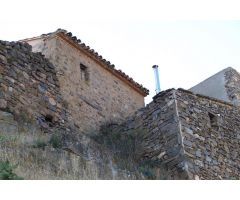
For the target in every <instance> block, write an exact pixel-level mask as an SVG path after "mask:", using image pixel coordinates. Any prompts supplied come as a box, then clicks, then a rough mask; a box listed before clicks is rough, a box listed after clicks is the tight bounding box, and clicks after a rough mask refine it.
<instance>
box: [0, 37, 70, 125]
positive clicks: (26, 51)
mask: <svg viewBox="0 0 240 200" xmlns="http://www.w3.org/2000/svg"><path fill="white" fill-rule="evenodd" d="M31 49H32V47H31V46H30V45H28V44H22V43H19V42H5V41H0V109H1V110H6V111H10V112H12V113H14V114H15V115H19V116H20V117H21V118H22V117H24V116H26V117H29V118H32V119H37V120H38V123H39V124H40V125H42V127H45V128H48V127H49V126H53V125H54V126H57V125H59V126H65V125H64V124H65V123H66V122H67V118H68V117H67V115H68V114H67V109H66V103H65V102H64V101H63V98H62V97H61V94H60V89H59V82H58V80H57V78H56V72H55V69H54V66H53V65H52V64H51V63H50V62H49V61H48V60H47V59H46V58H44V56H43V55H42V54H41V53H33V52H32V51H31Z"/></svg>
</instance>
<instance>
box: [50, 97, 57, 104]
mask: <svg viewBox="0 0 240 200" xmlns="http://www.w3.org/2000/svg"><path fill="white" fill-rule="evenodd" d="M48 100H49V103H50V104H51V105H53V106H55V105H56V104H57V103H56V101H55V100H54V99H53V98H51V97H50V98H49V99H48Z"/></svg>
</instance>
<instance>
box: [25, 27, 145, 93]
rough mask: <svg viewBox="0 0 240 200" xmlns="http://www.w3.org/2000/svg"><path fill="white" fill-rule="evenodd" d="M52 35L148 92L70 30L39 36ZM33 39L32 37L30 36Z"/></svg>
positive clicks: (143, 91) (140, 89)
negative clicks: (69, 43) (68, 42)
mask: <svg viewBox="0 0 240 200" xmlns="http://www.w3.org/2000/svg"><path fill="white" fill-rule="evenodd" d="M53 35H59V36H63V37H65V38H66V39H67V40H70V41H71V42H73V43H74V44H75V45H77V46H78V47H79V48H81V49H83V50H85V51H86V52H87V53H89V54H90V55H91V56H93V57H94V58H95V59H97V60H98V61H99V62H101V63H102V64H103V65H104V66H105V67H106V68H107V69H108V70H109V71H111V72H112V73H113V74H115V75H116V76H117V77H119V78H122V79H123V80H125V81H126V82H127V83H128V84H129V85H131V86H132V87H134V88H135V89H137V90H138V91H139V92H141V93H142V94H143V95H144V96H147V95H148V94H149V90H148V89H146V88H145V87H143V85H140V84H139V83H137V82H136V81H134V80H133V79H132V78H131V77H129V76H128V75H127V74H125V73H124V72H123V71H121V70H117V69H115V66H114V64H112V63H111V62H110V61H108V60H106V59H104V58H103V57H102V56H101V55H99V54H98V53H97V52H96V51H95V50H94V49H91V48H90V47H89V46H87V45H86V44H85V43H83V42H82V41H81V40H80V39H78V38H77V37H76V36H73V35H72V33H71V32H68V31H66V30H64V29H58V30H57V31H55V32H52V33H48V34H42V35H41V36H40V37H43V38H45V37H49V36H53ZM31 39H34V38H31ZM31 39H25V40H22V41H28V40H31Z"/></svg>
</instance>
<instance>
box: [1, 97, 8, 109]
mask: <svg viewBox="0 0 240 200" xmlns="http://www.w3.org/2000/svg"><path fill="white" fill-rule="evenodd" d="M6 107H7V101H5V100H4V99H0V108H1V109H5V108H6Z"/></svg>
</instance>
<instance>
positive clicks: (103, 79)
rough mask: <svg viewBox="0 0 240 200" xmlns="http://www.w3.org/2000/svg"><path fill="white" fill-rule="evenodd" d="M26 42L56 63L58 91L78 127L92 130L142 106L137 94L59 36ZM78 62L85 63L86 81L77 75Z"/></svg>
mask: <svg viewBox="0 0 240 200" xmlns="http://www.w3.org/2000/svg"><path fill="white" fill-rule="evenodd" d="M29 43H30V44H31V45H32V46H33V50H34V51H41V52H43V54H45V55H46V57H47V58H49V60H50V61H51V62H52V63H53V64H54V66H55V67H56V70H57V76H58V78H59V82H60V88H61V93H62V95H63V97H64V99H65V100H66V101H67V102H68V103H69V111H70V112H71V115H72V120H73V121H74V122H75V123H76V124H77V125H78V126H79V127H80V129H81V130H84V131H90V130H96V128H98V127H99V126H100V125H101V124H104V123H106V122H109V121H119V120H123V119H125V118H126V117H127V116H129V115H131V114H132V113H133V112H135V111H136V110H137V109H139V108H141V107H143V106H144V97H143V96H142V95H141V94H139V93H138V92H136V91H135V90H134V89H132V88H131V87H130V86H129V85H127V84H126V83H124V82H123V81H122V80H120V79H118V78H117V77H115V76H113V75H112V74H111V73H110V72H108V71H107V70H105V69H103V67H101V65H100V64H99V63H98V62H97V61H95V60H93V59H92V58H90V57H88V56H87V55H86V54H85V53H83V52H79V50H78V49H76V48H75V47H73V46H71V45H70V44H68V43H67V42H65V41H63V40H62V39H61V38H59V37H52V38H49V39H47V40H46V41H44V40H37V41H30V42H29ZM80 63H82V64H84V65H85V66H86V67H87V70H88V75H89V80H88V81H86V80H85V79H84V77H82V76H81V70H80Z"/></svg>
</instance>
